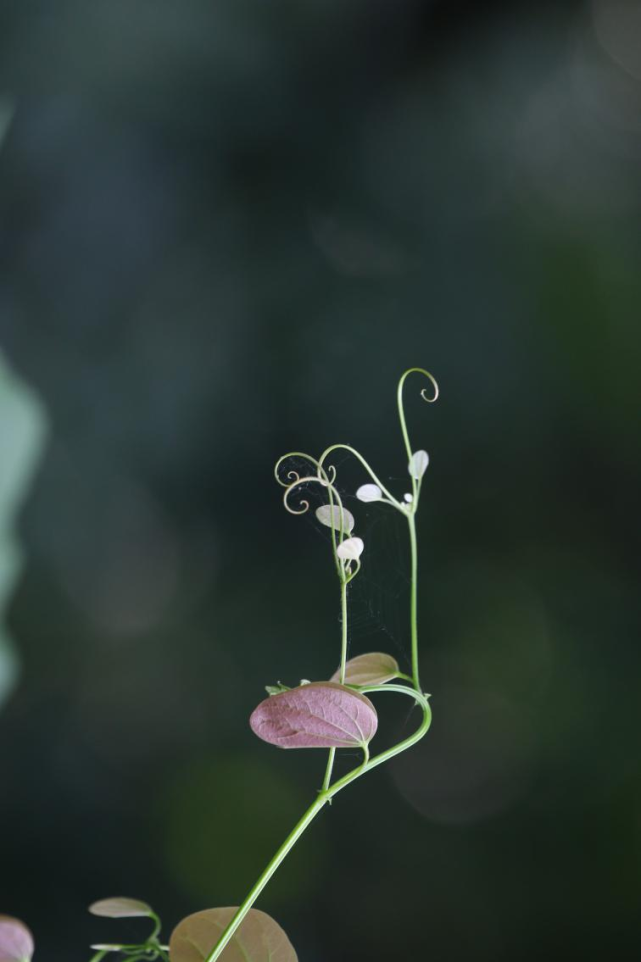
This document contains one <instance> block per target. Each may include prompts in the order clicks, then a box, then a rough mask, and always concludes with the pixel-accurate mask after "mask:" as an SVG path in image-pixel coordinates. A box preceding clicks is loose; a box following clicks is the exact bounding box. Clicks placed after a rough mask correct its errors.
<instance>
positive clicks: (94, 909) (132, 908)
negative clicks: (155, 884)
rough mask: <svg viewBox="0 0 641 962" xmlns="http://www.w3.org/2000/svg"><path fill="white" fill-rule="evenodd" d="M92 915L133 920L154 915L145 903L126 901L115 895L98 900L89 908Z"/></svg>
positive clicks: (134, 900)
mask: <svg viewBox="0 0 641 962" xmlns="http://www.w3.org/2000/svg"><path fill="white" fill-rule="evenodd" d="M89 911H90V912H91V914H92V915H101V916H104V917H105V918H108V919H133V918H138V917H148V916H150V915H153V914H154V910H153V909H152V908H151V906H150V905H147V903H146V902H140V901H139V900H138V899H128V898H125V897H124V896H122V895H117V896H115V897H114V898H111V899H100V901H99V902H93V904H92V905H90V906H89Z"/></svg>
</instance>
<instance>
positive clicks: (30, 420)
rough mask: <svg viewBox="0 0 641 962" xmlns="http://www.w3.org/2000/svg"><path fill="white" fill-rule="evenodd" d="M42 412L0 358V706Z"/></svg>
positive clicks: (10, 661)
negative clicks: (22, 521) (23, 515)
mask: <svg viewBox="0 0 641 962" xmlns="http://www.w3.org/2000/svg"><path fill="white" fill-rule="evenodd" d="M46 431H47V427H46V418H45V413H44V410H43V408H42V405H41V404H40V401H39V400H38V398H37V397H36V395H35V394H34V392H33V391H31V390H29V388H28V387H27V386H26V385H25V384H23V383H22V382H21V381H20V380H19V378H17V377H15V375H13V374H12V373H11V371H10V370H9V367H8V365H7V364H6V363H5V361H4V360H3V358H2V355H0V439H1V443H2V470H1V471H0V704H1V703H2V702H3V701H4V699H5V698H6V697H7V695H8V694H9V692H10V691H11V690H12V688H13V686H14V684H15V681H16V676H17V671H18V659H17V654H16V652H15V649H14V645H13V643H12V640H11V637H10V634H9V632H8V630H7V627H6V625H5V617H6V610H7V608H8V605H9V601H10V599H11V594H12V592H13V590H14V588H15V585H16V582H17V580H18V577H19V575H20V571H21V569H22V566H23V564H24V555H23V551H22V549H21V547H20V544H19V540H18V535H17V531H16V520H17V517H18V514H19V512H20V509H21V507H22V504H23V501H24V499H25V497H26V495H27V492H28V490H29V486H30V484H31V480H32V477H33V473H34V471H35V468H36V466H37V464H38V461H39V460H40V457H41V455H42V449H43V446H44V442H45V437H46Z"/></svg>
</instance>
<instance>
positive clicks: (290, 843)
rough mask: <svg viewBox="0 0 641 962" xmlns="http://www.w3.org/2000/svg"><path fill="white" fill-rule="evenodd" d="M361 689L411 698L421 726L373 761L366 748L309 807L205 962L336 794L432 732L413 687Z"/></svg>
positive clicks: (429, 716)
mask: <svg viewBox="0 0 641 962" xmlns="http://www.w3.org/2000/svg"><path fill="white" fill-rule="evenodd" d="M359 690H360V691H363V692H379V691H394V692H399V693H401V694H404V695H409V696H410V697H411V698H413V699H414V700H415V701H416V702H417V703H418V704H419V705H420V706H421V708H422V709H423V720H422V722H421V724H420V726H419V727H418V728H417V730H416V731H415V732H414V733H413V734H412V735H410V736H409V738H405V739H404V740H403V741H401V742H399V743H398V744H397V745H393V746H392V747H391V748H388V749H387V751H384V752H381V753H380V755H375V756H374V758H368V755H367V749H365V757H364V760H363V763H362V764H361V765H359V766H358V767H357V768H355V769H353V770H352V771H351V772H348V773H347V775H344V776H343V778H340V779H339V780H338V781H337V782H334V784H333V785H331V786H330V787H329V788H328V789H327V790H325V791H322V792H320V793H319V795H318V798H317V799H316V800H315V801H314V802H313V804H312V805H310V807H309V808H308V809H307V811H306V812H305V814H304V815H303V817H302V818H301V819H300V821H299V822H298V823H297V824H296V825H295V827H294V828H293V829H292V831H291V832H290V833H289V835H288V836H287V838H286V839H285V841H284V842H283V844H282V845H281V847H280V848H279V849H278V851H277V852H276V854H275V855H274V857H273V858H272V860H271V862H270V863H269V865H268V866H267V868H266V869H265V871H264V872H263V874H262V875H261V876H260V878H259V879H258V881H257V882H256V884H255V885H254V887H253V888H252V889H251V890H250V891H249V893H248V895H247V897H246V898H245V900H244V902H243V903H242V905H241V906H240V907H239V908H238V910H237V911H236V914H235V915H234V917H233V919H231V921H230V922H229V924H228V926H227V928H226V929H225V931H224V932H223V933H222V935H221V936H220V938H219V940H218V942H217V943H216V945H215V946H214V947H213V949H212V950H211V952H210V953H209V955H208V956H206V958H205V959H204V962H216V959H218V958H220V955H221V953H222V952H223V950H224V949H225V948H226V947H227V946H228V945H229V943H230V942H231V940H232V939H233V937H234V934H235V933H236V931H237V929H238V928H239V926H240V925H241V924H242V921H243V919H244V918H245V916H246V915H247V913H248V912H249V910H250V909H251V907H252V905H253V904H254V902H255V901H256V899H257V898H258V896H259V895H260V893H261V892H262V891H263V889H264V888H265V886H266V885H267V883H268V882H269V880H270V879H271V877H272V875H273V874H274V872H275V871H276V870H277V869H278V867H279V865H280V864H281V862H283V860H284V859H285V857H286V856H287V855H288V853H289V852H290V851H291V849H292V848H293V847H294V845H295V844H296V842H297V841H298V839H299V838H300V837H301V835H302V834H303V832H304V831H305V830H306V829H307V828H308V827H309V825H311V823H312V822H313V821H314V819H315V818H316V816H317V815H318V813H319V812H320V811H321V809H322V808H323V807H324V806H325V805H326V804H327V803H328V802H329V801H331V799H332V798H333V797H334V795H336V794H337V793H338V792H340V791H342V790H343V789H344V788H347V786H348V785H350V784H351V783H352V782H354V781H356V779H357V778H360V777H361V775H364V774H365V773H366V772H369V771H371V769H373V768H376V766H377V765H381V764H382V763H383V762H386V761H388V760H389V759H390V758H393V757H394V756H395V755H398V754H400V753H401V752H404V751H406V750H407V749H408V748H411V747H412V745H415V744H416V742H417V741H419V740H420V739H421V738H422V737H423V735H425V733H426V732H427V730H428V729H429V727H430V723H431V721H432V711H431V709H430V705H429V702H428V700H427V698H426V697H425V695H423V694H422V693H421V692H420V691H414V690H413V689H411V688H406V687H405V686H404V685H368V686H364V687H363V688H361V689H359Z"/></svg>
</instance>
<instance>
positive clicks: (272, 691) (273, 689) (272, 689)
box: [265, 682, 290, 695]
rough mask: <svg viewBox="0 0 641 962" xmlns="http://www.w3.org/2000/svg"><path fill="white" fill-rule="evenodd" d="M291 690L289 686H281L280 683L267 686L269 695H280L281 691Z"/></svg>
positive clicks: (266, 689)
mask: <svg viewBox="0 0 641 962" xmlns="http://www.w3.org/2000/svg"><path fill="white" fill-rule="evenodd" d="M289 690H290V689H289V685H281V683H280V682H278V684H277V685H265V691H266V692H267V694H268V695H280V693H281V691H289Z"/></svg>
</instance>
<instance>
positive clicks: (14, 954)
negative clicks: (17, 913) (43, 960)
mask: <svg viewBox="0 0 641 962" xmlns="http://www.w3.org/2000/svg"><path fill="white" fill-rule="evenodd" d="M33 950H34V944H33V936H32V934H31V932H30V931H29V929H28V928H27V926H26V925H25V924H24V923H23V922H21V921H20V919H13V918H11V916H10V915H0V962H30V959H31V956H32V955H33Z"/></svg>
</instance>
